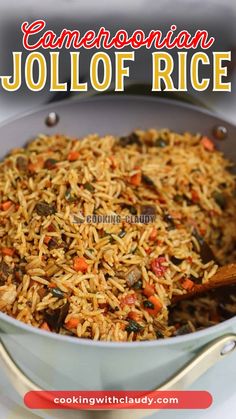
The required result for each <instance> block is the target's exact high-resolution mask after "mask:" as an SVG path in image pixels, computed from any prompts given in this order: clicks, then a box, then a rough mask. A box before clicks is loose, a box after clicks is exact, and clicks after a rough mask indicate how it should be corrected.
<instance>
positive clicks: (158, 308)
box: [145, 295, 162, 316]
mask: <svg viewBox="0 0 236 419" xmlns="http://www.w3.org/2000/svg"><path fill="white" fill-rule="evenodd" d="M148 301H150V302H151V303H152V304H153V305H154V308H145V310H147V312H148V313H149V314H152V315H153V316H156V315H157V314H158V313H159V311H161V309H162V304H161V302H160V301H159V300H158V298H157V297H154V295H151V297H149V298H148Z"/></svg>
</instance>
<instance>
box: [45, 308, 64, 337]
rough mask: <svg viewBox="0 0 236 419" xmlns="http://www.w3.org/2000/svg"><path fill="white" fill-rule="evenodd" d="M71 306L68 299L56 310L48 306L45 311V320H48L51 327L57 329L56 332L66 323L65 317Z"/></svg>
mask: <svg viewBox="0 0 236 419" xmlns="http://www.w3.org/2000/svg"><path fill="white" fill-rule="evenodd" d="M69 307H70V304H69V302H68V301H67V302H66V303H65V304H63V305H62V306H61V307H59V308H56V309H55V310H53V309H52V308H48V309H46V310H45V311H44V313H43V317H44V320H45V321H46V322H47V324H48V325H49V327H50V328H51V329H53V330H55V332H56V333H58V332H59V330H60V328H61V327H62V325H63V324H64V321H65V318H66V316H67V314H68V311H69Z"/></svg>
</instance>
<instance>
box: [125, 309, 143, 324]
mask: <svg viewBox="0 0 236 419" xmlns="http://www.w3.org/2000/svg"><path fill="white" fill-rule="evenodd" d="M128 318H129V319H131V320H134V321H135V322H138V321H140V320H141V316H140V314H139V313H136V311H130V312H129V314H128Z"/></svg>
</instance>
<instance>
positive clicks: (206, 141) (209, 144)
mask: <svg viewBox="0 0 236 419" xmlns="http://www.w3.org/2000/svg"><path fill="white" fill-rule="evenodd" d="M201 144H202V145H203V147H204V148H205V150H207V151H214V150H215V144H214V143H213V141H211V140H210V138H208V137H206V136H205V137H202V139H201Z"/></svg>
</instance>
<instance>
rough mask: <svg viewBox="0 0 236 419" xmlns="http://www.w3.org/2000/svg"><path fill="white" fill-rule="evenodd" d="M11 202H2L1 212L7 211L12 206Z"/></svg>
mask: <svg viewBox="0 0 236 419" xmlns="http://www.w3.org/2000/svg"><path fill="white" fill-rule="evenodd" d="M12 204H13V203H12V202H11V201H5V202H2V204H1V209H2V210H3V211H7V210H8V209H9V208H10V207H11V206H12Z"/></svg>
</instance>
